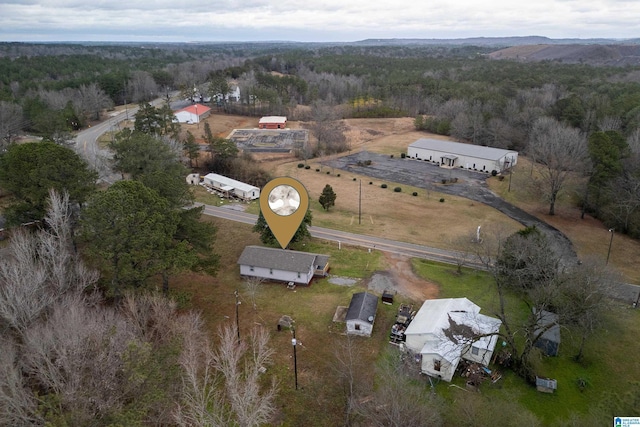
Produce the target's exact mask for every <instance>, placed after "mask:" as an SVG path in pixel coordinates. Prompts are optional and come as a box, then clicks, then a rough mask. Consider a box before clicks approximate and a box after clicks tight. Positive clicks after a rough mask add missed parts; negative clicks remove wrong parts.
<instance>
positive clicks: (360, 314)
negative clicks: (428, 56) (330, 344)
mask: <svg viewBox="0 0 640 427" xmlns="http://www.w3.org/2000/svg"><path fill="white" fill-rule="evenodd" d="M377 309H378V297H377V296H375V295H374V294H370V293H368V292H358V293H356V294H353V296H352V297H351V303H350V304H349V309H348V310H347V315H346V317H345V321H346V323H347V334H348V335H361V336H364V337H370V336H371V333H372V332H373V323H374V322H375V320H376V310H377Z"/></svg>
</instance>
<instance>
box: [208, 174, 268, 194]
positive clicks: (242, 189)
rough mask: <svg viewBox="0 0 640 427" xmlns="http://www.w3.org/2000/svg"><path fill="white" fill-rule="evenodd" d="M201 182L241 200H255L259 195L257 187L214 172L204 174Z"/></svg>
mask: <svg viewBox="0 0 640 427" xmlns="http://www.w3.org/2000/svg"><path fill="white" fill-rule="evenodd" d="M202 182H203V184H204V185H206V186H209V187H211V188H213V189H214V190H216V191H219V192H222V193H225V194H227V196H228V197H229V196H235V197H238V198H240V199H242V200H255V199H258V198H259V197H260V189H259V188H258V187H255V186H253V185H249V184H245V183H244V182H240V181H236V180H235V179H231V178H227V177H226V176H223V175H218V174H216V173H208V174H206V175H205V176H204V178H203V181H202Z"/></svg>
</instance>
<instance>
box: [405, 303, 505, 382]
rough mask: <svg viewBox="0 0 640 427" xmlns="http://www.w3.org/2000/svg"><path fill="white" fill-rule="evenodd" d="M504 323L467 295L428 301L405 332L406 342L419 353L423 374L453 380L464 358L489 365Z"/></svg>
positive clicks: (410, 348) (412, 349) (408, 346)
mask: <svg viewBox="0 0 640 427" xmlns="http://www.w3.org/2000/svg"><path fill="white" fill-rule="evenodd" d="M501 324H502V322H501V321H500V320H498V319H495V318H493V317H489V316H485V315H484V314H480V307H479V306H477V305H476V304H474V303H473V302H471V301H470V300H468V299H467V298H444V299H434V300H427V301H425V302H424V304H422V307H420V310H418V313H417V314H416V315H415V317H414V318H413V320H412V321H411V324H409V326H408V327H407V329H406V330H405V332H404V334H405V337H406V341H405V345H406V347H407V349H409V350H410V351H412V352H414V353H416V354H419V355H420V358H421V362H420V363H421V371H422V372H423V373H425V374H427V375H430V376H432V377H437V378H441V379H443V380H445V381H451V379H452V378H453V374H454V373H455V371H456V369H457V367H458V363H459V362H460V360H461V359H465V360H468V361H470V362H475V363H479V364H481V365H484V366H487V365H488V364H489V362H490V361H491V358H492V356H493V351H494V349H495V346H496V342H497V341H498V335H497V333H498V331H499V330H500V326H501Z"/></svg>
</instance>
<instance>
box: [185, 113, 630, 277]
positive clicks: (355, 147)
mask: <svg viewBox="0 0 640 427" xmlns="http://www.w3.org/2000/svg"><path fill="white" fill-rule="evenodd" d="M207 122H209V124H210V126H211V129H212V131H213V133H214V134H215V135H218V136H223V137H225V136H227V135H228V134H229V132H230V131H231V130H232V129H234V128H243V127H244V128H252V127H257V123H258V118H257V117H253V118H251V117H243V116H231V115H219V114H214V115H212V116H210V117H209V118H208V119H207ZM344 125H345V135H346V136H347V138H348V141H349V144H350V149H351V152H358V151H365V150H366V151H370V152H375V153H380V154H388V155H390V154H394V155H396V156H399V155H400V153H402V152H406V149H407V146H408V145H409V144H411V143H412V142H413V141H415V140H416V139H419V138H423V137H425V136H426V134H425V133H424V132H418V131H416V130H415V129H414V126H413V119H411V118H399V119H347V120H344ZM288 126H289V127H291V128H292V129H296V128H302V127H304V123H298V122H288ZM183 130H190V131H191V132H192V133H194V134H195V135H196V136H197V137H198V136H199V135H201V134H202V133H203V124H202V123H201V124H200V126H199V127H198V126H196V125H187V126H183ZM429 137H430V138H432V137H433V138H443V137H441V136H438V135H429ZM257 158H258V160H259V161H260V162H261V163H262V165H263V167H264V168H265V169H267V170H269V171H270V172H271V173H272V174H273V175H274V176H285V175H286V176H291V177H293V178H296V179H298V180H299V181H300V182H302V183H303V184H304V185H305V187H306V188H307V190H308V192H309V197H310V200H311V202H312V205H311V208H312V210H313V215H314V225H320V226H326V227H332V228H336V229H340V230H344V231H350V232H354V233H362V234H369V235H377V236H385V237H388V238H392V239H396V240H402V241H407V242H411V243H420V244H424V245H428V246H435V247H440V248H455V244H454V242H455V241H456V239H458V238H459V237H461V236H465V235H471V234H472V233H474V232H475V230H476V229H477V227H478V226H479V225H481V226H483V227H485V226H489V225H491V226H493V227H495V226H499V227H502V228H503V229H505V230H507V231H509V232H513V231H516V230H518V229H519V228H521V225H520V224H519V223H517V222H515V221H513V220H511V219H510V218H508V217H507V216H505V215H503V214H501V213H500V212H498V211H496V210H495V209H493V208H490V207H488V206H485V205H482V204H480V203H477V202H472V201H470V200H468V199H463V198H459V197H454V196H449V195H442V194H439V193H436V192H430V193H428V192H427V191H426V190H423V189H418V188H412V187H409V186H405V185H402V184H397V183H391V182H387V183H386V184H387V185H388V188H386V189H382V188H380V185H381V184H382V183H383V182H382V181H379V180H377V179H371V178H369V177H366V176H360V175H357V174H352V173H345V172H344V171H339V170H333V169H331V168H328V167H326V166H322V164H321V162H322V161H324V160H327V159H329V158H330V157H325V158H320V159H311V160H309V161H308V163H307V164H308V165H309V166H310V167H311V168H310V169H302V168H298V167H297V164H298V163H300V161H299V160H297V159H294V158H293V157H292V156H290V155H288V156H287V155H285V156H283V155H280V154H268V153H267V154H261V155H259V156H257ZM316 169H321V171H320V172H316V171H315V170H316ZM528 170H529V166H528V163H527V161H526V159H525V158H523V157H520V163H519V164H518V166H517V167H516V172H515V174H514V175H513V178H512V191H511V192H507V187H508V180H504V181H501V182H500V181H498V180H497V179H495V178H490V179H489V185H490V187H491V188H492V190H494V191H495V192H496V193H498V194H500V195H501V196H502V197H503V198H505V199H506V200H508V201H510V202H512V203H514V204H515V205H517V206H518V207H520V208H522V209H524V210H525V211H527V212H529V213H531V214H533V215H535V216H537V217H538V218H540V219H542V220H543V221H546V222H548V223H549V224H551V225H553V226H554V227H556V228H558V229H559V230H561V231H562V232H563V233H565V235H567V236H568V237H569V239H571V241H572V242H573V244H574V247H575V249H576V252H577V253H578V255H579V256H580V257H581V258H585V257H589V256H594V257H599V258H600V259H605V258H606V255H607V251H608V247H609V239H610V234H609V232H608V230H607V229H606V228H605V227H604V226H603V225H602V223H600V222H599V221H598V220H595V219H594V218H592V217H589V216H587V217H585V219H584V220H581V219H580V212H579V210H578V209H577V208H575V207H574V206H572V203H571V198H570V197H569V196H564V197H561V198H560V200H559V202H558V205H557V208H556V215H555V216H549V215H548V214H547V210H548V206H547V204H546V203H544V202H543V201H541V200H538V199H534V198H532V197H531V196H530V195H528V192H529V187H528V186H527V182H528V181H529V179H528ZM327 171H328V172H329V174H327V173H326V172H327ZM337 174H340V176H337ZM354 178H355V181H354ZM360 182H362V193H361V194H362V197H361V205H360V206H359V199H360V196H359V194H360ZM369 182H372V184H369ZM326 184H329V185H331V186H332V187H333V190H334V191H335V192H336V194H337V199H336V206H335V207H333V208H331V210H330V211H329V212H325V211H323V210H322V208H321V206H320V205H319V203H318V202H317V200H318V197H319V196H320V194H321V192H322V189H323V188H324V186H325V185H326ZM396 186H399V187H401V188H402V192H401V193H395V192H394V191H393V188H394V187H396ZM414 191H416V192H418V196H417V197H414V196H412V195H411V193H412V192H414ZM441 197H442V198H444V199H445V202H444V203H440V202H439V200H440V198H441ZM359 212H361V215H359ZM359 217H360V219H361V224H359V223H358V219H359ZM639 263H640V242H637V241H635V240H633V239H629V238H627V237H625V236H623V235H620V234H616V235H615V236H614V240H613V244H612V248H611V256H610V261H609V264H610V265H611V266H613V267H615V268H616V269H617V270H619V271H620V272H622V273H623V274H624V276H625V278H626V279H627V280H628V281H629V282H631V283H638V284H640V271H638V269H637V268H636V266H637V265H638V264H639Z"/></svg>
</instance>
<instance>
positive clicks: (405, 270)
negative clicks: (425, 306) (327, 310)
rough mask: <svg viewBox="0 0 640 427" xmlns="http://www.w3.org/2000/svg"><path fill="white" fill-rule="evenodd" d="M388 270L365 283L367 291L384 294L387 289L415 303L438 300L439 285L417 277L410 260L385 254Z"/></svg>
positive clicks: (378, 272) (396, 255)
mask: <svg viewBox="0 0 640 427" xmlns="http://www.w3.org/2000/svg"><path fill="white" fill-rule="evenodd" d="M383 255H384V257H385V261H386V264H387V265H388V267H387V269H386V270H384V271H377V272H375V273H373V274H372V275H371V277H370V278H369V279H367V281H366V282H365V286H366V287H367V289H369V290H371V291H374V292H376V293H378V294H382V292H383V291H384V290H385V289H390V290H393V291H395V292H396V293H397V294H400V295H403V296H405V297H407V298H410V299H411V300H414V301H419V302H422V301H424V300H428V299H434V298H438V294H439V292H440V289H439V287H438V285H436V284H435V283H433V282H429V281H427V280H423V279H421V278H420V277H418V276H416V275H415V273H414V272H413V268H412V267H411V261H410V260H409V258H407V257H405V256H402V255H398V254H394V253H391V252H383Z"/></svg>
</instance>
